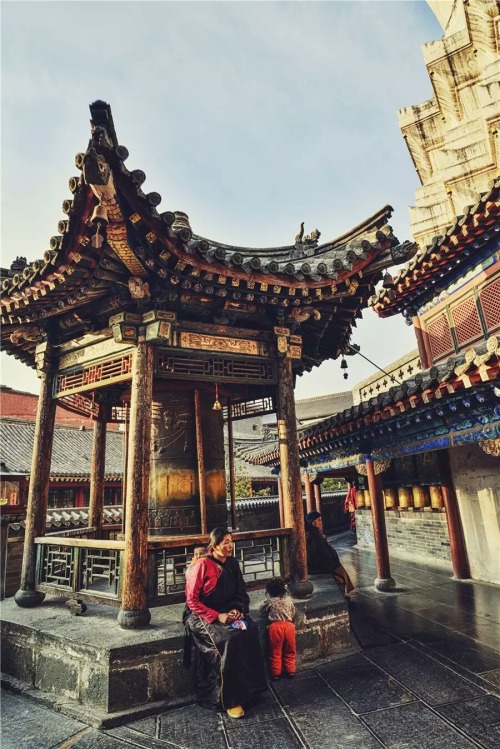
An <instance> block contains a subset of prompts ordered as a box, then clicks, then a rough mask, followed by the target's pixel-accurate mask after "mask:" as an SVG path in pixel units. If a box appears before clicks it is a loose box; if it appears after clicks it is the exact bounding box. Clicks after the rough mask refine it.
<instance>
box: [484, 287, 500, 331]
mask: <svg viewBox="0 0 500 749" xmlns="http://www.w3.org/2000/svg"><path fill="white" fill-rule="evenodd" d="M479 299H480V300H481V307H482V308H483V317H484V322H485V324H486V330H487V331H488V333H492V332H493V331H494V330H496V329H497V328H499V327H500V276H497V278H495V280H494V281H492V282H491V283H490V284H488V285H487V286H483V288H482V289H481V290H480V292H479Z"/></svg>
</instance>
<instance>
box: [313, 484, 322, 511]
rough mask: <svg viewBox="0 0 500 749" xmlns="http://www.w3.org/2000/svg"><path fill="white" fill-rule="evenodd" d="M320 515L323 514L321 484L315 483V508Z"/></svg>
mask: <svg viewBox="0 0 500 749" xmlns="http://www.w3.org/2000/svg"><path fill="white" fill-rule="evenodd" d="M313 509H315V510H316V512H319V513H320V515H322V514H323V509H322V502H321V484H314V508H313Z"/></svg>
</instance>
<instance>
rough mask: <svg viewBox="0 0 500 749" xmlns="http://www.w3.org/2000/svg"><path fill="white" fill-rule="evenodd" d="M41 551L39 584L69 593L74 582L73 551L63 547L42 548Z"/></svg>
mask: <svg viewBox="0 0 500 749" xmlns="http://www.w3.org/2000/svg"><path fill="white" fill-rule="evenodd" d="M41 551H42V558H41V560H40V561H41V563H40V566H39V582H41V583H45V584H48V585H57V586H58V587H59V588H64V589H66V590H68V591H71V590H72V589H73V582H74V561H75V560H74V555H73V549H72V548H68V547H64V546H43V547H41Z"/></svg>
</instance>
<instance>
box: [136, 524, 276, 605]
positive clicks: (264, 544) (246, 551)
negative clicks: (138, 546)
mask: <svg viewBox="0 0 500 749" xmlns="http://www.w3.org/2000/svg"><path fill="white" fill-rule="evenodd" d="M150 553H152V554H154V558H155V572H156V574H157V583H156V595H157V596H159V597H163V596H166V597H168V596H169V595H174V594H179V593H183V592H184V587H185V584H186V571H187V570H188V568H189V566H190V564H191V560H192V557H193V547H192V546H182V547H176V548H175V549H174V548H170V549H155V550H154V551H153V552H150ZM234 555H235V557H236V559H237V560H238V561H239V563H240V567H241V571H242V573H243V579H244V580H245V582H246V583H247V584H248V583H258V582H260V581H263V580H269V579H270V578H271V577H279V576H280V575H283V574H284V562H285V560H284V542H283V539H282V538H281V537H279V536H265V537H262V538H255V539H245V540H243V539H242V540H237V541H235V549H234ZM150 582H151V581H150ZM150 595H152V596H153V597H154V595H155V592H154V591H153V590H152V589H150Z"/></svg>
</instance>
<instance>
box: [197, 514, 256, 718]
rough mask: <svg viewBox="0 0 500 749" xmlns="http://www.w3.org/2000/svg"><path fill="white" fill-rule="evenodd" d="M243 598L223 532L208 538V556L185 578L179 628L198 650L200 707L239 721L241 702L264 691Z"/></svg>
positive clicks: (253, 629) (236, 566) (240, 579)
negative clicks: (181, 628) (182, 621)
mask: <svg viewBox="0 0 500 749" xmlns="http://www.w3.org/2000/svg"><path fill="white" fill-rule="evenodd" d="M248 604H249V600H248V594H247V592H246V587H245V583H244V580H243V576H242V574H241V570H240V566H239V564H238V562H237V560H236V559H235V558H234V557H233V539H232V538H231V534H230V533H229V532H228V531H227V529H226V528H215V530H213V531H212V533H211V534H210V554H209V555H208V556H207V557H204V558H202V559H201V560H200V561H199V562H197V563H196V564H193V565H192V566H191V567H190V568H189V570H188V572H187V574H186V605H187V608H186V616H185V618H184V624H185V626H186V628H187V629H188V631H189V632H190V633H191V636H192V637H193V640H194V642H195V645H196V647H197V649H198V653H199V657H198V658H197V673H196V677H197V697H198V703H199V704H200V705H201V707H206V708H209V709H212V710H221V709H222V710H227V713H228V715H229V716H230V717H231V718H242V717H243V715H244V714H245V711H244V709H243V707H242V706H243V704H244V703H245V702H248V700H250V699H251V698H252V697H253V696H255V695H256V694H257V693H258V692H263V691H264V690H266V689H267V681H266V675H265V670H264V661H263V658H262V652H261V649H260V641H259V632H258V627H257V625H256V624H255V623H254V622H253V621H252V620H251V619H250V617H249V616H248Z"/></svg>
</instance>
